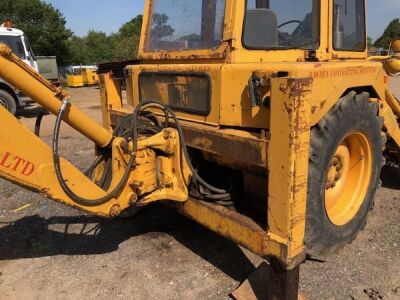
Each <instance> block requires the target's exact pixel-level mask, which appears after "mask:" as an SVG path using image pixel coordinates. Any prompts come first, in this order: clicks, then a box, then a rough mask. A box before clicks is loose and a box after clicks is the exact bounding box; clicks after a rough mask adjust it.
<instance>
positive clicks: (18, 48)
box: [0, 35, 26, 59]
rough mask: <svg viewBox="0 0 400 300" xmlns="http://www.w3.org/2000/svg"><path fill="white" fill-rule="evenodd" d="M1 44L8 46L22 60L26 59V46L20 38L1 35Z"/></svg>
mask: <svg viewBox="0 0 400 300" xmlns="http://www.w3.org/2000/svg"><path fill="white" fill-rule="evenodd" d="M0 43H4V44H6V45H7V46H8V47H10V48H11V50H12V51H13V52H14V53H15V54H16V55H18V56H19V57H20V58H22V59H25V58H26V57H25V48H24V44H23V43H22V40H21V37H20V36H10V35H0Z"/></svg>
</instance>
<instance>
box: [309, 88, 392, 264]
mask: <svg viewBox="0 0 400 300" xmlns="http://www.w3.org/2000/svg"><path fill="white" fill-rule="evenodd" d="M381 128H382V122H381V120H380V118H379V117H378V104H377V103H373V102H369V95H368V94H367V93H362V94H359V95H356V93H354V92H351V93H349V94H348V95H346V96H345V97H343V98H342V99H340V100H339V101H338V103H337V104H336V105H335V107H333V108H332V109H331V111H330V112H329V113H328V114H326V116H325V117H324V118H323V119H322V120H321V121H320V122H319V123H318V125H317V126H315V127H314V128H313V129H312V131H311V149H310V163H309V175H308V200H307V221H306V235H305V243H306V246H307V254H308V255H309V256H311V257H314V258H318V259H325V258H326V257H327V256H328V255H329V254H331V253H332V252H334V251H336V250H338V249H340V248H342V247H344V246H345V245H346V244H348V243H350V242H352V241H353V240H354V239H355V238H356V236H357V234H358V233H359V231H360V230H361V229H363V227H364V226H365V224H366V220H367V216H368V213H369V211H370V210H371V208H372V207H373V201H374V197H375V193H376V190H377V188H378V187H379V182H380V180H379V177H380V171H381V167H382V165H383V162H384V160H383V155H382V149H383V146H384V143H385V139H384V138H383V137H382V134H381Z"/></svg>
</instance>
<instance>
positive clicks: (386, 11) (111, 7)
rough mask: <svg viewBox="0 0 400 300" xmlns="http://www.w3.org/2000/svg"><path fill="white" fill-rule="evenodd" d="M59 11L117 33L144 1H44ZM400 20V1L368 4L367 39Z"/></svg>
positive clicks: (82, 25) (83, 28) (83, 24)
mask: <svg viewBox="0 0 400 300" xmlns="http://www.w3.org/2000/svg"><path fill="white" fill-rule="evenodd" d="M45 1H46V2H48V3H51V4H52V5H53V6H54V7H56V8H58V9H59V10H60V11H61V12H62V14H63V15H64V16H65V18H66V20H67V27H68V28H70V29H71V30H72V31H73V32H74V33H75V34H77V35H79V36H84V35H85V34H86V33H87V32H88V31H89V30H90V29H94V30H99V31H104V32H106V33H111V32H116V31H118V29H119V28H120V27H121V25H122V24H123V23H125V22H127V21H129V20H131V19H132V18H133V17H135V16H137V15H138V14H141V13H142V11H143V5H144V0H112V1H110V0H45ZM395 18H400V0H368V35H369V36H370V37H372V38H373V39H374V40H375V39H377V38H379V37H380V36H381V34H382V33H383V31H384V30H385V28H386V26H387V25H388V24H389V22H390V21H391V20H393V19H395Z"/></svg>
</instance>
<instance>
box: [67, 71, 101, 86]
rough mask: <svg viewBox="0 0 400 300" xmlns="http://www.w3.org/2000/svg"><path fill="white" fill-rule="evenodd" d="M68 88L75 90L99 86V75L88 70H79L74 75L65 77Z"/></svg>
mask: <svg viewBox="0 0 400 300" xmlns="http://www.w3.org/2000/svg"><path fill="white" fill-rule="evenodd" d="M67 84H68V87H72V88H77V87H83V86H92V85H98V84H99V75H98V74H97V72H96V71H94V70H92V69H89V68H80V69H79V71H78V72H76V74H72V75H67Z"/></svg>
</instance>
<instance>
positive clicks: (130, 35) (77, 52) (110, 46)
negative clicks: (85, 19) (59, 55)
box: [67, 15, 143, 65]
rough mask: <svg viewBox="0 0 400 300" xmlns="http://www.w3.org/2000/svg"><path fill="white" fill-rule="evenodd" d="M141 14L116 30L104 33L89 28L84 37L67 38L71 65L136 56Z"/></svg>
mask: <svg viewBox="0 0 400 300" xmlns="http://www.w3.org/2000/svg"><path fill="white" fill-rule="evenodd" d="M142 20H143V18H142V16H141V15H139V16H137V17H135V18H133V19H132V20H130V21H129V22H126V23H125V24H123V25H122V26H121V28H120V29H119V30H118V32H116V33H113V34H111V35H106V34H105V33H104V32H100V31H94V30H91V31H89V32H88V34H87V35H86V36H84V37H78V36H73V37H72V38H71V39H69V40H68V43H67V44H68V49H69V53H70V57H71V58H70V60H69V61H68V63H69V64H71V65H80V64H85V65H86V64H93V63H96V64H98V63H102V62H106V61H118V60H130V59H135V58H136V57H137V51H138V48H139V39H140V32H141V28H142Z"/></svg>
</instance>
